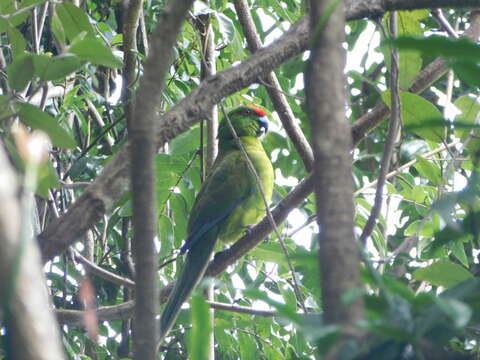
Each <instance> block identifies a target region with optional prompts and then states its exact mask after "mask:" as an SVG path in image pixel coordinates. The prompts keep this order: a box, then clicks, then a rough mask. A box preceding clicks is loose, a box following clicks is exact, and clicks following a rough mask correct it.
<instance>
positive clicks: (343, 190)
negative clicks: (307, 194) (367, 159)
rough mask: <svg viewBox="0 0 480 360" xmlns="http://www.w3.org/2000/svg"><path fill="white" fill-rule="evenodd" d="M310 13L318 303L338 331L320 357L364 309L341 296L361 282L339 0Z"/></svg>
mask: <svg viewBox="0 0 480 360" xmlns="http://www.w3.org/2000/svg"><path fill="white" fill-rule="evenodd" d="M332 4H335V5H332ZM330 11H331V13H330ZM310 14H311V20H310V22H311V25H310V34H311V38H312V39H313V41H312V45H311V54H310V59H309V61H308V64H307V68H306V71H305V76H304V78H305V94H306V100H307V110H308V118H309V121H310V124H311V129H312V131H311V133H312V145H313V152H314V158H315V161H314V164H313V175H314V179H315V195H316V196H315V197H316V205H317V222H318V226H319V229H320V234H319V244H318V245H319V263H320V274H321V279H322V280H321V284H320V286H321V293H322V299H321V302H322V308H323V309H324V311H325V320H326V322H327V323H330V324H335V325H338V326H340V327H341V333H342V335H341V337H340V338H339V342H337V344H336V346H335V347H334V349H333V350H330V351H329V352H328V353H327V354H326V357H325V359H337V358H338V357H339V353H338V350H340V349H341V348H343V344H344V342H345V341H346V340H347V339H348V338H349V337H351V336H356V337H358V336H360V335H361V331H360V330H359V329H356V328H355V324H356V323H357V322H358V321H359V320H361V319H362V317H363V311H364V307H363V300H362V297H361V296H356V297H354V298H353V299H350V300H349V301H348V302H347V301H346V300H345V295H346V294H347V293H349V292H352V291H354V290H357V289H360V288H361V285H360V256H359V251H358V245H357V242H356V240H355V234H354V232H353V228H354V224H355V221H354V213H353V211H354V204H353V196H352V193H353V178H352V159H351V155H350V150H351V147H352V143H351V141H352V139H351V134H350V132H349V124H348V122H347V121H346V118H345V110H344V106H345V105H344V104H345V78H344V67H345V57H346V52H345V49H343V47H342V44H343V42H344V41H345V29H344V27H345V23H344V19H345V16H344V8H343V2H341V1H339V2H336V3H335V2H332V1H330V0H318V1H315V2H312V3H311V10H310ZM326 16H328V17H327V18H326ZM325 54H328V56H325Z"/></svg>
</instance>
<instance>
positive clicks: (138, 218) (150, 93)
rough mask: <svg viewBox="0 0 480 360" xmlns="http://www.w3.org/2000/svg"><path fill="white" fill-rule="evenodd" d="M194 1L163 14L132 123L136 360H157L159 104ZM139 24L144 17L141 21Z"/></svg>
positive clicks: (173, 0)
mask: <svg viewBox="0 0 480 360" xmlns="http://www.w3.org/2000/svg"><path fill="white" fill-rule="evenodd" d="M192 4H193V0H170V1H169V2H168V4H167V5H166V6H165V8H164V9H163V11H162V13H161V15H160V19H159V23H158V25H157V28H156V29H155V32H154V36H153V37H152V43H151V56H150V57H149V58H148V59H147V61H146V63H145V75H144V76H143V77H142V79H141V82H140V87H139V89H138V94H137V96H136V98H135V103H134V104H133V105H134V107H133V109H134V117H133V118H131V119H129V120H130V121H129V133H130V144H131V146H130V150H131V182H132V205H133V206H132V207H133V217H132V224H133V229H134V235H133V254H134V258H135V319H136V321H135V331H134V344H135V348H134V350H135V359H142V360H143V359H146V360H148V359H152V360H153V359H156V358H157V342H158V332H159V327H158V324H157V321H156V315H157V311H158V295H157V294H158V289H157V281H158V279H157V252H156V249H155V236H156V233H157V222H156V219H157V211H156V206H155V204H156V200H155V193H156V191H155V163H154V156H155V153H156V144H155V132H154V127H155V126H154V122H155V116H156V104H157V103H158V100H159V95H160V94H161V93H162V92H163V88H164V83H165V76H166V74H167V71H168V69H169V68H170V66H171V59H172V58H173V46H174V45H175V42H176V39H177V36H178V33H179V32H180V29H181V26H182V23H183V20H184V18H185V16H186V15H187V12H188V10H189V9H190V7H191V5H192ZM137 20H138V16H137Z"/></svg>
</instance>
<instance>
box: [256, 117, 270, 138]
mask: <svg viewBox="0 0 480 360" xmlns="http://www.w3.org/2000/svg"><path fill="white" fill-rule="evenodd" d="M257 121H258V123H259V124H260V132H263V133H264V134H266V133H267V132H268V118H267V117H266V116H262V117H260V118H258V119H257ZM262 129H263V131H262Z"/></svg>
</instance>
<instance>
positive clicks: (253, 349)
mask: <svg viewBox="0 0 480 360" xmlns="http://www.w3.org/2000/svg"><path fill="white" fill-rule="evenodd" d="M238 346H239V347H240V357H239V359H247V360H253V359H256V356H257V354H258V349H257V345H256V343H255V341H254V340H253V339H252V337H251V336H250V335H248V334H245V333H243V332H239V333H238Z"/></svg>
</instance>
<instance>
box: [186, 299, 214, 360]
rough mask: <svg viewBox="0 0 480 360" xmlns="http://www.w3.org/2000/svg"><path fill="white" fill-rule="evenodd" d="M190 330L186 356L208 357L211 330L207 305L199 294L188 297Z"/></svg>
mask: <svg viewBox="0 0 480 360" xmlns="http://www.w3.org/2000/svg"><path fill="white" fill-rule="evenodd" d="M190 306H191V311H190V313H191V316H192V330H191V331H190V336H189V347H188V358H189V359H192V360H205V359H208V350H209V348H208V346H206V344H207V342H208V338H209V335H210V332H211V331H212V329H211V325H210V314H209V309H210V308H209V306H208V304H207V303H206V301H205V298H204V297H203V296H201V295H194V296H192V298H191V299H190Z"/></svg>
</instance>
